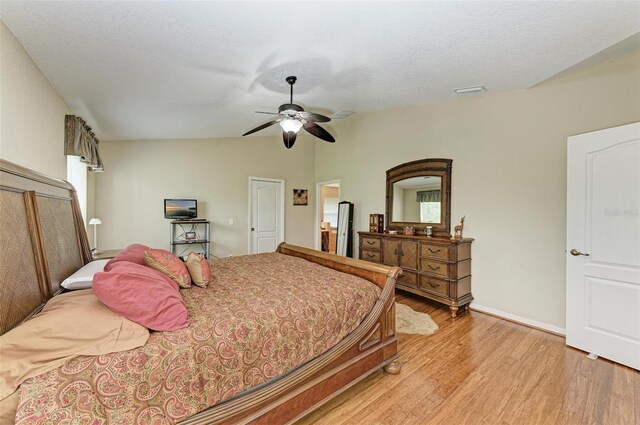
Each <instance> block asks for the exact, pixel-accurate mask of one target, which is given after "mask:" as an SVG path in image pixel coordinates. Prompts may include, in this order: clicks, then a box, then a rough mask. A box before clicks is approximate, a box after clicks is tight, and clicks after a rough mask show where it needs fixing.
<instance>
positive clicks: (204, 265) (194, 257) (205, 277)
mask: <svg viewBox="0 0 640 425" xmlns="http://www.w3.org/2000/svg"><path fill="white" fill-rule="evenodd" d="M187 269H189V274H190V275H191V279H192V280H193V284H194V285H196V286H200V287H201V288H206V287H207V285H208V284H209V282H211V268H210V267H209V262H208V261H207V259H206V258H204V255H202V254H198V253H195V252H190V253H189V256H188V257H187Z"/></svg>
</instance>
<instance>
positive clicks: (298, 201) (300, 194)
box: [293, 189, 309, 205]
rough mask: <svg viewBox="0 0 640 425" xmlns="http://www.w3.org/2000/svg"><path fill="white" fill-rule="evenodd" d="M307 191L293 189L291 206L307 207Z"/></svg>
mask: <svg viewBox="0 0 640 425" xmlns="http://www.w3.org/2000/svg"><path fill="white" fill-rule="evenodd" d="M308 203H309V191H308V190H307V189H293V205H308Z"/></svg>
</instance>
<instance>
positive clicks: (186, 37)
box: [0, 1, 640, 140]
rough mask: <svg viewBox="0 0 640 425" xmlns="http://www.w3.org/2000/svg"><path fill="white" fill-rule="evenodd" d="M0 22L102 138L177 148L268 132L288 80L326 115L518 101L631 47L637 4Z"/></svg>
mask: <svg viewBox="0 0 640 425" xmlns="http://www.w3.org/2000/svg"><path fill="white" fill-rule="evenodd" d="M0 18H1V19H2V20H3V21H4V22H5V24H6V25H7V26H8V27H9V29H10V30H11V31H12V32H13V33H14V34H15V36H16V37H17V38H18V40H19V41H20V43H22V44H23V46H24V47H25V49H26V50H27V51H28V52H29V54H30V55H31V57H32V58H33V59H34V61H35V62H36V63H37V65H38V66H39V67H40V69H41V70H42V72H43V73H44V74H45V75H46V76H47V78H48V79H49V81H51V83H52V84H53V86H54V87H55V88H56V90H57V91H58V92H59V93H60V94H61V95H62V97H63V98H64V99H65V101H66V102H67V103H68V105H69V106H70V107H71V109H72V110H73V111H74V112H75V113H76V114H79V115H81V116H82V117H84V118H85V119H86V120H87V121H88V122H89V123H90V124H91V125H92V126H93V127H94V129H95V130H96V133H97V134H98V136H99V137H100V138H101V139H103V140H117V139H176V138H206V137H228V136H239V135H241V134H242V133H244V132H245V131H247V130H248V129H250V128H253V127H255V126H256V125H258V124H260V123H262V122H265V121H266V119H265V118H266V117H265V116H264V115H258V114H255V113H253V111H255V110H261V111H275V110H276V109H277V107H278V105H280V104H282V103H286V102H287V100H288V86H287V84H286V83H285V81H284V78H285V77H286V76H288V75H297V76H298V82H297V83H296V85H295V92H294V102H295V103H299V104H301V105H303V106H304V107H305V108H306V109H307V110H310V111H314V112H319V113H323V114H329V115H330V114H332V113H334V112H337V111H340V110H351V111H356V113H361V112H365V111H373V110H383V109H388V108H395V107H402V106H410V105H420V104H426V103H432V102H436V101H441V100H446V99H449V98H452V97H455V96H456V95H455V94H454V93H453V89H455V88H460V87H468V86H476V85H483V86H485V87H486V88H487V89H488V91H489V93H491V92H497V91H503V90H514V89H526V88H529V87H532V86H534V85H536V84H538V83H540V82H542V81H545V80H547V79H549V78H550V77H552V76H554V75H559V74H561V73H562V72H563V71H565V70H567V69H573V68H572V67H575V66H576V65H578V64H581V63H587V62H588V60H589V58H592V57H594V56H596V57H597V55H598V54H600V55H601V54H602V52H603V51H606V50H607V49H608V48H610V47H612V46H614V45H619V43H621V42H623V41H624V40H626V39H629V37H632V38H633V37H634V35H635V36H636V39H637V33H638V32H639V31H640V2H636V1H633V2H605V1H594V2H541V1H523V2H484V1H470V2H406V3H405V2H399V1H391V2H364V1H357V2H355V1H354V2H346V1H342V2H328V1H326V2H275V1H267V2H212V1H210V2H187V1H162V2H153V1H142V2H130V1H63V2H46V1H45V2H38V1H32V2H24V1H2V2H0ZM276 127H277V126H276ZM328 127H329V128H330V125H329V126H328ZM277 132H278V130H277V128H275V127H274V128H273V129H270V130H269V131H265V132H264V133H259V134H276V133H277Z"/></svg>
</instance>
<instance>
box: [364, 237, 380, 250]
mask: <svg viewBox="0 0 640 425" xmlns="http://www.w3.org/2000/svg"><path fill="white" fill-rule="evenodd" d="M360 247H361V248H362V249H380V238H364V237H363V238H362V239H361V242H360Z"/></svg>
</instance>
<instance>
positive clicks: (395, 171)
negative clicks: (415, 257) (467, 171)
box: [386, 159, 452, 237]
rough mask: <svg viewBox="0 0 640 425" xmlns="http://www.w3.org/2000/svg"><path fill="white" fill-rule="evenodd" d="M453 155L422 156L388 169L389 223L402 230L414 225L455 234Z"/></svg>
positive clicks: (419, 231) (436, 232)
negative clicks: (452, 220)
mask: <svg viewBox="0 0 640 425" xmlns="http://www.w3.org/2000/svg"><path fill="white" fill-rule="evenodd" d="M451 163H452V160H450V159H421V160H418V161H412V162H407V163H406V164H402V165H398V166H397V167H394V168H391V169H390V170H388V171H387V200H386V210H387V211H386V212H387V214H386V225H387V229H388V230H397V231H400V232H401V231H402V230H403V229H404V228H405V227H407V226H410V227H413V228H414V229H415V230H416V233H417V234H424V233H425V229H426V227H427V226H431V227H432V229H433V235H434V236H449V237H450V236H451V203H450V201H451Z"/></svg>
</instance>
